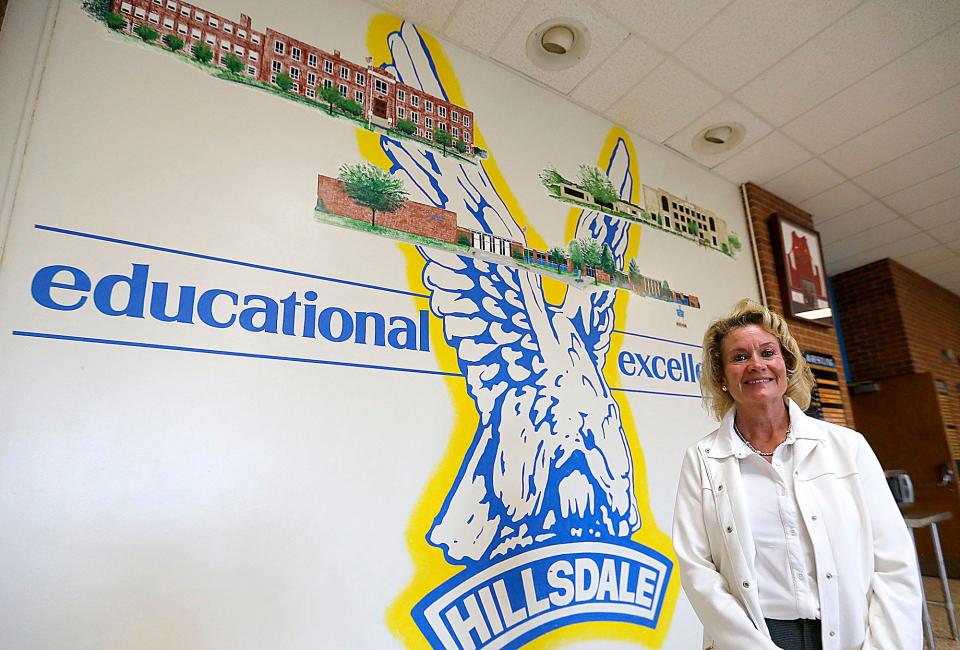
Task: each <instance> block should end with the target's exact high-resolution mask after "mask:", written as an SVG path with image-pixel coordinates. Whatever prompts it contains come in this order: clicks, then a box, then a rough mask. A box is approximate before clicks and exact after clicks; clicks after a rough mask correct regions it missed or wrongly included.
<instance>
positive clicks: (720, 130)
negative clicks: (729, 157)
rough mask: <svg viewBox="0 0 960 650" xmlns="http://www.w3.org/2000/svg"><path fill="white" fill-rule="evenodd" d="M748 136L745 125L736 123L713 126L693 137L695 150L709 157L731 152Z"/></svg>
mask: <svg viewBox="0 0 960 650" xmlns="http://www.w3.org/2000/svg"><path fill="white" fill-rule="evenodd" d="M746 134H747V130H746V129H745V128H744V127H743V125H742V124H738V123H736V122H728V123H724V124H712V125H710V126H708V127H707V128H705V129H702V130H701V131H700V132H699V133H697V135H695V136H694V137H693V150H694V151H696V152H697V153H702V154H707V155H712V154H718V153H723V152H725V151H730V150H731V149H733V148H734V147H736V146H737V145H739V144H740V143H741V142H743V137H744V136H745V135H746Z"/></svg>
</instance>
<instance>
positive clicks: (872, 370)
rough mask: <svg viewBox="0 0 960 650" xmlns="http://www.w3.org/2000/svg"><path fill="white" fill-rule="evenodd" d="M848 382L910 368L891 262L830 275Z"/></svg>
mask: <svg viewBox="0 0 960 650" xmlns="http://www.w3.org/2000/svg"><path fill="white" fill-rule="evenodd" d="M832 282H833V291H834V295H835V297H836V299H837V317H838V318H839V319H840V325H841V327H842V328H843V338H844V344H845V346H846V349H847V362H848V363H849V365H850V375H851V377H850V381H870V380H877V379H885V378H887V377H894V376H897V375H904V374H907V373H911V372H914V367H913V363H912V362H911V360H910V348H909V346H908V344H907V334H906V327H905V325H904V322H903V317H902V314H901V311H900V305H899V301H898V300H897V291H896V286H895V284H896V283H895V280H894V275H893V271H892V268H891V261H890V260H879V261H877V262H873V263H872V264H867V265H864V266H861V267H860V268H857V269H853V270H852V271H847V272H845V273H840V274H839V275H837V276H836V277H834V278H832Z"/></svg>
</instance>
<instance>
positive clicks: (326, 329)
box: [317, 307, 353, 343]
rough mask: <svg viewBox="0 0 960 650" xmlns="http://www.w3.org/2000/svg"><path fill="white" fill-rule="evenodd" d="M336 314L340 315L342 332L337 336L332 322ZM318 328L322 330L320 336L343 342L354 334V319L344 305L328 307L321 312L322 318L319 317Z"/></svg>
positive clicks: (335, 341)
mask: <svg viewBox="0 0 960 650" xmlns="http://www.w3.org/2000/svg"><path fill="white" fill-rule="evenodd" d="M334 314H337V315H339V316H340V333H339V334H337V335H336V336H334V334H333V327H332V323H331V320H332V319H333V315H334ZM317 329H318V330H319V331H320V336H322V337H323V338H325V339H327V340H328V341H333V342H334V343H342V342H343V341H346V340H347V339H348V338H350V337H351V336H353V319H352V318H351V317H350V312H348V311H347V310H346V309H343V308H342V307H327V308H326V309H324V310H323V311H321V312H320V318H318V319H317Z"/></svg>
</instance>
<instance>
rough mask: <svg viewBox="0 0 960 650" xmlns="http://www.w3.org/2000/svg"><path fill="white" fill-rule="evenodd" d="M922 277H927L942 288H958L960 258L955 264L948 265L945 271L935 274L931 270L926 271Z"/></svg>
mask: <svg viewBox="0 0 960 650" xmlns="http://www.w3.org/2000/svg"><path fill="white" fill-rule="evenodd" d="M922 275H924V276H925V277H927V278H928V279H929V280H932V281H933V282H936V283H937V284H939V285H940V286H941V287H945V288H950V287H954V286H956V284H957V282H958V280H960V258H957V260H956V261H954V262H953V264H950V265H946V266H945V267H944V269H943V270H939V271H936V272H933V271H930V270H929V269H925V270H924V271H923V273H922ZM951 290H952V289H951Z"/></svg>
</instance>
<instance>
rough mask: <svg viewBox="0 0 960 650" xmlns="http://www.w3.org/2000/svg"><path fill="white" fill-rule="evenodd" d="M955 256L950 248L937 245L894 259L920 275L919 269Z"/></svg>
mask: <svg viewBox="0 0 960 650" xmlns="http://www.w3.org/2000/svg"><path fill="white" fill-rule="evenodd" d="M953 256H954V253H953V251H951V250H950V249H949V248H947V247H946V246H944V245H943V244H935V245H933V246H931V247H930V248H924V249H923V250H919V251H916V252H914V253H907V254H906V255H895V256H893V257H894V258H895V259H896V260H897V261H898V262H900V263H901V264H903V265H904V266H907V267H910V268H911V269H913V270H914V271H917V272H918V273H919V269H921V268H923V267H924V265H927V264H931V263H933V262H939V261H941V260H945V259H949V258H950V257H953Z"/></svg>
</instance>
